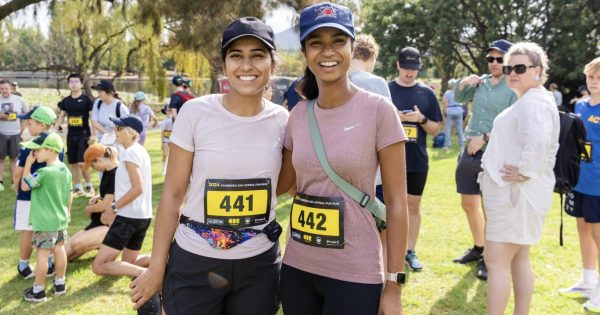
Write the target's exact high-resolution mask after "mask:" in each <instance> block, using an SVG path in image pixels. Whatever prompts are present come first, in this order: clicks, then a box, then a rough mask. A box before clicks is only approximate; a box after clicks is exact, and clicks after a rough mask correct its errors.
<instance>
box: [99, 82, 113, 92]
mask: <svg viewBox="0 0 600 315" xmlns="http://www.w3.org/2000/svg"><path fill="white" fill-rule="evenodd" d="M94 89H95V90H98V91H113V92H115V86H114V85H113V84H112V82H110V80H100V83H98V84H96V86H94Z"/></svg>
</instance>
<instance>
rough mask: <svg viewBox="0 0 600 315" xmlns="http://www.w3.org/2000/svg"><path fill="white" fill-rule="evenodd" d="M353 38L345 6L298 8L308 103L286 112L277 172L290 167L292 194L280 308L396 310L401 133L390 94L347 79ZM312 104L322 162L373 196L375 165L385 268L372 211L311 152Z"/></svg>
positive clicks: (403, 221) (401, 242)
mask: <svg viewBox="0 0 600 315" xmlns="http://www.w3.org/2000/svg"><path fill="white" fill-rule="evenodd" d="M354 36H355V34H354V26H353V22H352V12H351V11H350V10H349V9H348V8H347V7H344V6H341V5H337V4H331V3H319V4H315V5H313V6H310V7H308V8H306V9H304V10H303V11H302V14H301V15H300V41H301V45H302V52H303V53H304V56H305V58H306V63H307V69H306V71H305V75H304V78H303V80H302V81H300V83H299V84H298V89H299V91H300V92H301V94H303V96H304V97H305V98H306V100H302V101H300V102H299V103H298V105H296V107H294V110H292V112H291V114H290V120H289V123H288V128H287V131H286V139H285V150H284V165H283V167H282V174H283V175H286V174H288V173H291V174H294V172H295V174H296V180H295V184H296V191H297V192H298V193H297V194H296V196H295V198H294V203H293V205H292V209H291V213H290V230H291V233H290V234H291V239H290V240H289V241H288V242H287V245H286V252H285V256H284V258H283V264H282V267H281V281H280V294H281V299H282V304H283V310H284V312H285V314H286V315H290V314H291V315H295V314H298V315H300V314H377V313H378V312H379V313H382V314H399V313H401V312H402V304H401V293H402V285H403V284H404V283H405V281H406V275H405V273H404V272H403V270H404V254H405V252H406V242H407V226H408V216H407V204H406V183H405V177H406V171H405V170H406V168H405V163H404V142H405V141H406V140H407V138H406V135H405V134H404V131H403V129H402V125H401V123H400V119H399V118H398V115H397V113H396V109H395V107H394V105H393V104H392V103H391V102H390V101H389V99H387V98H385V97H383V96H380V95H377V94H373V93H370V92H367V91H365V90H362V89H359V88H357V87H356V86H354V85H353V84H352V83H351V82H350V80H349V78H348V69H349V67H350V61H351V59H352V42H353V41H354ZM311 111H313V112H314V117H315V120H316V125H317V127H316V128H318V130H319V131H318V132H319V135H317V137H320V138H321V139H322V142H323V147H324V150H325V153H326V157H325V159H327V160H328V162H329V164H330V165H331V168H332V169H333V170H334V172H335V173H337V174H338V175H339V176H340V177H342V178H343V179H345V180H346V181H348V182H349V183H350V184H351V185H352V186H354V187H355V188H357V189H358V190H360V191H361V192H364V193H366V194H367V195H368V196H372V197H373V198H375V197H374V196H375V173H376V170H377V166H378V164H380V165H381V173H382V178H383V184H384V185H383V187H384V194H385V199H386V205H387V218H386V219H387V244H388V247H387V253H388V259H387V270H385V271H386V272H385V273H384V270H383V258H382V256H383V254H382V245H381V241H380V238H379V233H378V230H377V228H376V225H375V220H374V219H373V216H372V215H371V213H370V212H369V210H367V209H366V208H363V207H362V206H361V204H359V203H358V202H356V201H355V200H354V199H353V198H351V197H350V196H349V195H347V194H346V193H345V192H344V191H342V189H341V188H339V187H338V184H337V183H338V181H335V182H334V181H333V180H332V179H330V177H329V176H328V173H326V172H325V171H324V168H323V167H322V160H323V155H321V157H320V158H318V157H317V154H315V149H314V147H313V144H314V142H313V139H312V137H311V132H313V131H314V130H315V129H316V128H315V127H314V124H313V125H311V123H309V119H310V117H311V114H310V112H311ZM311 129H312V130H313V131H311ZM315 139H316V138H315ZM283 178H287V177H286V176H283V177H282V179H281V184H282V185H284V184H287V185H284V186H293V184H294V182H293V180H292V182H291V183H289V182H287V180H286V182H285V183H284V181H283ZM364 198H366V197H364ZM364 198H363V200H365V199H364ZM384 278H385V279H386V280H385V285H384V283H383V282H384Z"/></svg>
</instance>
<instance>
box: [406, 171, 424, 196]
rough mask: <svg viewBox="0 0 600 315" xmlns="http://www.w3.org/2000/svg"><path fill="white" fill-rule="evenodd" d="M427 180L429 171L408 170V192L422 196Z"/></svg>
mask: <svg viewBox="0 0 600 315" xmlns="http://www.w3.org/2000/svg"><path fill="white" fill-rule="evenodd" d="M426 182H427V172H419V173H413V172H407V173H406V192H407V193H408V194H409V195H413V196H422V195H423V191H424V190H425V183H426Z"/></svg>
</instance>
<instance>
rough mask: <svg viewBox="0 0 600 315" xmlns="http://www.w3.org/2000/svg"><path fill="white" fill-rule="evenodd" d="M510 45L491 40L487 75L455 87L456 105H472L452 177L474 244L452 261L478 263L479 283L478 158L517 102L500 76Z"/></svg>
mask: <svg viewBox="0 0 600 315" xmlns="http://www.w3.org/2000/svg"><path fill="white" fill-rule="evenodd" d="M511 46H512V43H511V42H509V41H507V40H504V39H499V40H496V41H494V42H493V43H492V44H491V45H490V47H489V48H488V49H487V56H486V60H487V63H488V70H489V71H490V73H489V74H484V75H481V76H480V75H477V74H472V75H470V76H468V77H466V78H463V79H461V80H460V81H458V82H457V83H456V84H455V85H454V100H455V101H456V102H458V103H467V102H471V101H472V102H473V108H472V110H471V111H472V115H471V118H470V120H469V122H468V124H467V128H466V129H465V132H464V135H465V138H466V146H465V148H464V150H463V152H462V153H461V155H460V156H459V158H458V164H457V166H456V173H455V178H456V191H457V192H458V193H459V194H460V196H461V204H462V208H463V210H464V211H465V214H466V215H467V220H468V222H469V228H470V229H471V235H472V236H473V243H474V244H473V247H472V248H469V249H467V250H466V251H465V253H464V254H462V255H461V256H459V257H457V258H455V259H454V260H453V262H455V263H459V264H467V263H471V262H477V269H476V274H475V275H476V276H477V278H479V279H481V280H486V279H487V269H486V266H485V262H484V260H483V248H484V242H485V240H484V225H485V218H484V216H483V211H482V206H481V196H480V192H481V189H480V187H479V183H478V182H477V174H479V172H481V157H482V156H483V152H484V151H485V148H486V147H485V144H486V142H487V140H488V139H489V133H490V131H491V130H492V123H493V121H494V119H495V118H496V116H498V114H500V112H501V111H503V110H504V109H506V108H507V107H509V106H510V105H511V104H512V103H514V102H515V101H516V100H517V96H516V95H515V93H514V92H513V91H512V90H511V89H510V88H509V87H508V85H507V82H506V79H505V77H504V74H502V63H503V62H504V54H506V52H507V51H508V49H509V48H510V47H511Z"/></svg>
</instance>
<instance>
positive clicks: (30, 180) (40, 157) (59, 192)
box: [21, 132, 73, 302]
mask: <svg viewBox="0 0 600 315" xmlns="http://www.w3.org/2000/svg"><path fill="white" fill-rule="evenodd" d="M22 145H23V147H25V148H28V149H31V152H30V154H29V156H28V157H27V161H26V162H25V167H24V169H23V179H22V181H21V189H22V190H23V191H29V190H31V210H30V213H29V223H30V224H31V226H32V228H33V241H32V244H33V246H34V247H36V248H37V263H36V268H35V282H34V284H33V287H31V288H29V289H27V290H25V300H27V301H29V302H45V301H46V300H47V298H46V292H45V290H44V287H45V278H46V273H47V269H48V255H50V253H51V252H52V253H53V254H54V264H55V268H56V278H55V281H54V294H55V295H62V294H65V293H66V287H65V272H66V270H67V255H66V252H65V248H64V242H65V241H66V239H67V226H68V223H69V220H70V210H71V201H72V197H73V196H72V192H71V184H72V180H71V172H70V171H69V169H68V168H67V167H66V166H65V165H64V164H63V163H62V162H61V161H60V160H59V159H58V155H59V154H60V152H61V151H62V150H63V143H62V139H61V138H60V136H59V135H58V134H56V133H53V132H50V133H47V132H43V133H41V134H40V135H39V136H38V137H37V138H35V139H33V140H31V141H29V142H25V143H22ZM36 161H37V162H38V163H46V167H43V168H40V169H38V170H37V171H35V172H34V173H33V174H31V166H32V164H33V163H34V162H36Z"/></svg>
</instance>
